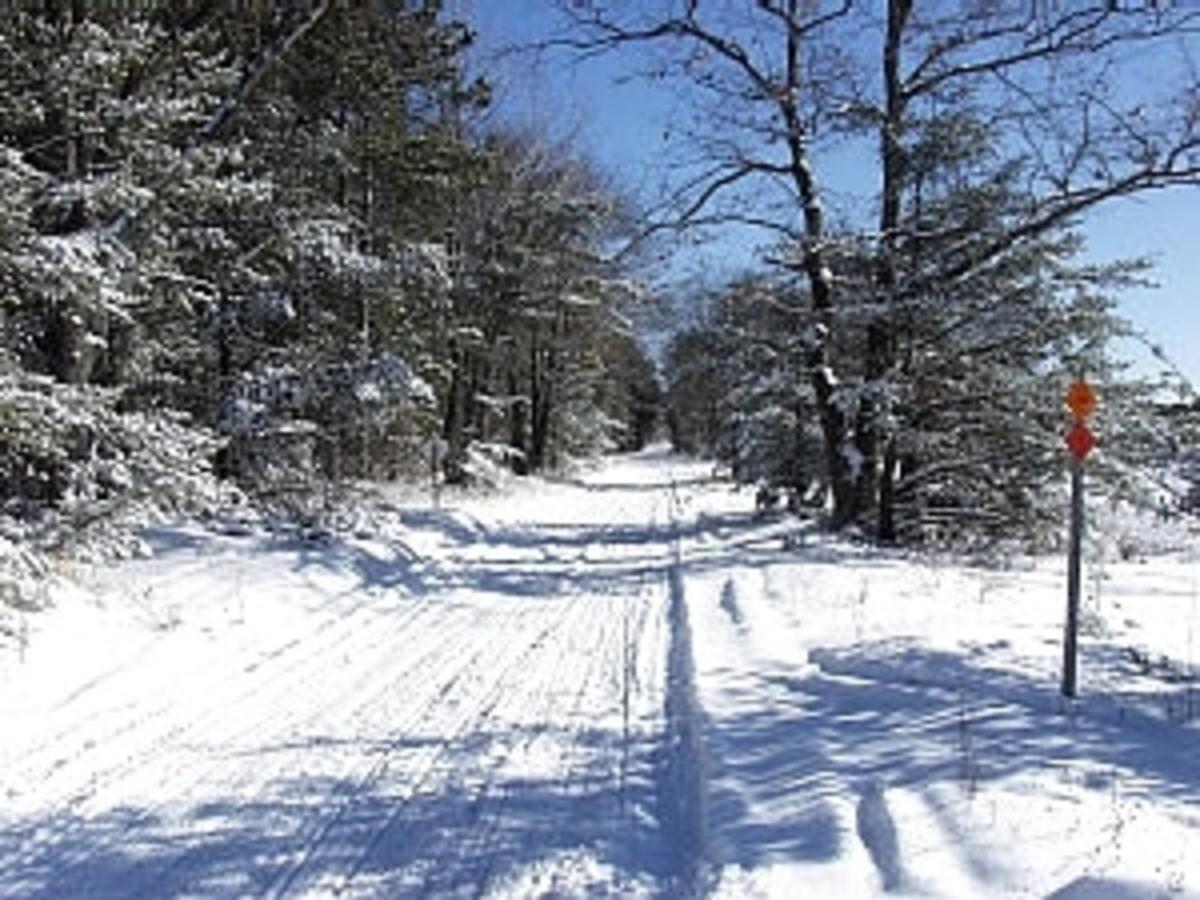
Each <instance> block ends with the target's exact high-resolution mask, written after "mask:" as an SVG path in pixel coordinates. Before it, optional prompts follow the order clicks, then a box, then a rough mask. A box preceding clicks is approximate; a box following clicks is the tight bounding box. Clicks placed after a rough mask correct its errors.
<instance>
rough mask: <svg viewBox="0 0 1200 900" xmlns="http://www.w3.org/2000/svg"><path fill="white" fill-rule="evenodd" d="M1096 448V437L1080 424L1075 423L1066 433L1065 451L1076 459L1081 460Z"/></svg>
mask: <svg viewBox="0 0 1200 900" xmlns="http://www.w3.org/2000/svg"><path fill="white" fill-rule="evenodd" d="M1095 446H1096V436H1095V435H1094V434H1092V433H1091V432H1090V431H1089V430H1088V427H1087V426H1086V425H1084V424H1083V423H1082V422H1076V423H1075V424H1074V425H1072V426H1071V430H1070V431H1068V432H1067V449H1068V450H1070V451H1071V455H1072V456H1074V457H1075V458H1076V459H1083V458H1084V457H1085V456H1087V455H1088V454H1089V453H1091V452H1092V448H1093V447H1095Z"/></svg>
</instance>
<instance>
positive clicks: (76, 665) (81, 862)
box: [0, 452, 1200, 900]
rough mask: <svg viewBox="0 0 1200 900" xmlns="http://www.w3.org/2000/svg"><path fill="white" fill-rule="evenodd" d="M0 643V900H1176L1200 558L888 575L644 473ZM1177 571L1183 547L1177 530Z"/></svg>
mask: <svg viewBox="0 0 1200 900" xmlns="http://www.w3.org/2000/svg"><path fill="white" fill-rule="evenodd" d="M147 540H148V542H149V545H150V549H151V550H152V551H153V552H152V553H150V554H149V556H148V557H147V558H146V559H143V560H140V561H136V562H129V563H124V564H121V565H118V566H113V567H110V568H108V569H106V570H104V571H97V572H92V573H90V574H89V573H84V574H85V575H86V576H87V577H85V578H83V582H84V583H85V584H86V585H88V586H89V587H88V589H87V590H82V589H81V590H77V591H75V592H74V593H70V592H65V591H63V590H60V591H59V601H58V604H57V606H56V607H55V608H54V609H53V610H51V611H50V612H47V613H42V614H39V615H38V616H35V617H30V619H29V626H30V632H31V641H30V644H29V646H28V648H27V649H26V650H25V652H23V653H18V652H15V651H14V649H13V648H12V647H11V646H10V647H4V646H0V679H2V680H0V723H2V728H0V800H2V801H3V804H2V807H0V898H17V897H20V898H30V897H32V898H44V900H49V898H94V897H119V898H135V900H140V898H160V897H168V898H171V897H206V898H224V897H263V898H291V897H321V896H339V897H400V898H407V897H426V896H428V897H487V898H526V897H537V898H550V897H554V898H564V897H565V898H574V897H606V896H607V897H621V898H625V897H662V898H670V900H674V898H680V900H693V898H714V900H744V898H779V900H791V898H794V897H814V898H818V900H819V898H825V897H829V898H839V900H840V898H875V897H881V896H923V897H944V898H954V900H963V898H971V897H976V898H993V897H1000V898H1052V900H1083V898H1101V900H1112V898H1136V900H1151V898H1168V897H1169V898H1171V900H1179V898H1195V897H1197V896H1198V895H1200V853H1198V852H1197V851H1196V847H1197V846H1200V756H1197V754H1196V752H1195V748H1196V746H1197V738H1198V737H1200V727H1198V725H1197V722H1198V721H1200V679H1198V678H1197V677H1196V676H1197V672H1198V671H1200V666H1198V665H1197V663H1198V662H1200V659H1198V658H1197V652H1196V648H1195V647H1194V636H1195V635H1200V565H1198V560H1200V552H1198V551H1197V549H1196V547H1195V546H1194V543H1192V544H1187V545H1185V546H1184V549H1183V550H1181V551H1178V552H1176V554H1175V555H1174V556H1169V557H1168V556H1164V557H1161V558H1155V559H1153V561H1152V564H1146V565H1142V564H1139V563H1137V562H1128V563H1119V562H1107V563H1103V565H1099V564H1096V563H1094V562H1093V563H1092V564H1091V568H1090V569H1089V572H1088V591H1087V598H1086V602H1085V613H1086V616H1085V619H1086V621H1087V623H1088V627H1087V629H1086V632H1085V634H1084V636H1083V638H1082V641H1081V657H1082V658H1081V672H1082V673H1083V676H1082V680H1081V684H1082V686H1083V696H1082V698H1081V699H1080V701H1079V702H1077V703H1072V704H1064V703H1062V702H1061V701H1060V699H1059V698H1058V696H1057V681H1058V679H1057V674H1058V664H1059V657H1060V639H1061V627H1062V622H1061V611H1062V602H1061V601H1062V593H1061V589H1062V567H1061V564H1060V561H1059V560H1054V559H1049V560H1021V559H1015V558H1014V559H1010V560H1008V561H1007V562H1004V564H992V565H988V566H978V565H977V566H966V565H963V564H961V563H959V562H955V561H952V560H948V559H938V558H936V557H932V556H912V555H908V554H905V553H903V552H900V551H895V552H880V551H878V550H873V549H871V548H868V547H865V546H862V545H856V544H853V543H848V542H846V541H842V540H839V539H836V538H833V537H830V536H828V535H822V534H820V533H818V532H817V531H816V530H815V529H813V528H812V527H811V526H805V525H803V524H802V523H799V522H797V521H796V520H794V519H791V518H788V517H783V516H777V517H773V516H758V515H755V513H754V512H753V501H752V500H751V498H750V496H749V492H747V491H740V492H739V491H736V490H734V489H732V488H731V486H730V485H729V484H727V483H724V482H721V481H719V480H716V479H714V478H713V477H711V471H710V470H709V469H708V468H707V467H705V466H703V465H700V464H697V463H688V462H685V461H682V460H679V459H677V458H673V457H671V456H669V455H668V454H665V453H662V452H648V453H644V454H640V455H637V456H634V457H627V458H622V459H617V460H613V461H609V462H608V463H606V464H605V465H604V466H603V467H601V468H598V469H597V470H596V471H594V472H593V473H591V474H590V475H588V476H586V477H583V478H581V479H579V480H578V481H576V482H572V483H563V484H545V483H539V482H534V483H532V484H528V485H526V486H525V487H523V488H522V489H519V490H517V491H516V492H510V493H506V494H502V495H498V496H495V497H492V498H478V497H476V498H473V499H470V500H458V501H455V502H453V503H452V504H450V506H449V507H448V508H446V509H431V508H430V506H429V504H428V503H427V502H424V501H421V500H419V499H416V500H414V499H412V498H409V499H407V500H401V499H400V498H398V497H393V498H392V499H391V500H390V501H385V502H382V503H380V504H377V505H375V506H373V507H372V508H371V510H370V515H367V516H365V517H364V519H363V522H362V523H361V527H357V528H356V529H354V530H353V531H346V532H344V533H341V534H339V535H334V536H330V537H327V538H326V539H322V540H315V541H314V540H310V541H305V540H300V539H297V538H282V537H273V536H271V535H269V534H266V533H250V534H242V535H240V536H238V535H229V534H220V533H215V532H212V531H208V530H205V529H202V528H199V527H191V528H176V529H163V530H160V531H158V532H155V533H151V534H149V535H147ZM1186 540H1188V541H1192V542H1194V540H1195V538H1194V536H1186Z"/></svg>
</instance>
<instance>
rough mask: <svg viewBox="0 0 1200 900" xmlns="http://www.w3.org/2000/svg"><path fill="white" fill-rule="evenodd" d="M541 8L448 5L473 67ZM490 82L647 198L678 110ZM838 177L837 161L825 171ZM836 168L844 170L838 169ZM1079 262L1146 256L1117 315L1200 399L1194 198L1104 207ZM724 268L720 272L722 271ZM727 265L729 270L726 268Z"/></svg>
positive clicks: (540, 26) (664, 103)
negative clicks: (1136, 285) (1146, 271)
mask: <svg viewBox="0 0 1200 900" xmlns="http://www.w3.org/2000/svg"><path fill="white" fill-rule="evenodd" d="M548 6H549V3H548V0H454V2H451V3H449V4H448V7H449V9H450V11H451V12H456V13H459V14H465V15H466V17H467V18H468V19H469V20H470V21H471V22H472V23H473V25H474V27H475V28H476V30H477V31H478V33H479V54H480V58H481V59H482V58H483V57H484V56H486V55H487V54H489V53H490V52H491V51H492V50H493V49H494V48H496V47H497V46H503V45H505V44H507V43H509V42H512V41H521V40H527V39H528V38H529V37H530V36H534V35H541V34H544V33H545V32H546V31H547V30H548V29H549V28H550V27H551V25H552V23H551V21H550V18H549V16H550V13H549V11H548ZM486 71H487V72H488V74H489V77H491V78H492V79H493V80H495V81H496V82H497V98H498V101H499V102H498V113H497V114H498V115H502V116H505V117H511V118H514V119H516V120H518V121H523V122H525V123H528V124H532V125H533V126H535V127H537V128H539V129H543V130H547V131H549V132H550V133H551V134H553V135H555V136H556V137H560V138H561V137H565V136H570V138H571V139H572V141H573V142H574V144H575V145H576V146H577V147H580V148H582V149H583V150H584V151H585V152H586V153H587V154H588V155H589V156H591V157H592V158H593V159H594V160H595V161H596V162H597V163H599V164H600V165H601V166H602V167H604V168H605V169H607V170H608V171H610V172H612V173H613V174H614V175H615V177H616V178H617V179H618V180H619V182H620V183H621V184H622V185H623V186H624V187H626V188H628V189H632V190H633V191H635V192H636V191H639V190H650V189H651V188H652V187H653V186H654V184H656V183H657V180H658V178H659V176H660V171H661V166H662V163H663V158H662V153H663V151H662V148H663V139H662V133H663V130H664V128H665V127H667V124H668V123H669V122H670V121H671V120H672V118H673V117H674V116H677V115H678V114H679V112H680V111H681V108H682V101H680V100H679V99H677V98H675V97H674V96H672V95H671V94H669V93H667V92H665V91H664V90H663V89H661V88H658V87H656V86H654V85H648V84H647V83H646V82H645V81H644V80H641V79H626V80H622V78H621V76H622V74H623V73H624V72H627V71H628V64H627V63H620V62H618V61H616V60H603V61H599V62H592V63H588V64H583V65H580V64H568V63H566V62H564V60H563V58H562V57H551V56H547V57H546V58H543V59H542V60H540V61H535V60H532V59H529V58H528V57H522V58H518V59H508V60H506V61H504V62H502V63H499V64H497V63H496V62H495V61H491V62H489V63H487V64H486ZM834 167H835V168H836V167H837V161H834ZM843 168H845V167H843ZM1084 234H1085V236H1086V239H1087V242H1088V249H1087V256H1088V257H1090V258H1093V259H1096V260H1109V259H1116V258H1122V257H1134V256H1148V257H1150V258H1152V259H1153V260H1154V262H1155V264H1156V266H1155V269H1154V271H1153V273H1152V277H1153V279H1154V280H1155V281H1156V282H1157V283H1158V285H1159V287H1158V288H1157V289H1153V290H1133V291H1130V292H1128V293H1127V294H1125V295H1123V296H1122V297H1121V298H1120V299H1121V310H1122V313H1123V314H1124V315H1125V316H1126V317H1127V318H1129V319H1130V321H1131V322H1132V323H1133V324H1134V326H1135V327H1136V328H1138V329H1139V330H1141V331H1143V332H1145V333H1146V334H1147V335H1148V336H1149V338H1150V339H1151V341H1152V342H1154V343H1155V344H1157V345H1159V346H1161V348H1162V349H1163V351H1164V352H1165V353H1166V354H1167V356H1168V357H1169V358H1170V359H1171V361H1172V362H1173V363H1174V364H1175V365H1177V366H1178V367H1179V369H1180V370H1181V371H1182V372H1183V373H1184V375H1185V376H1186V377H1187V378H1188V379H1189V380H1190V381H1191V382H1192V384H1193V385H1194V386H1195V387H1196V388H1198V389H1200V188H1193V187H1188V188H1177V189H1173V190H1169V191H1161V192H1155V193H1152V194H1144V195H1141V196H1139V197H1137V198H1133V199H1122V200H1117V201H1113V202H1112V203H1109V204H1108V205H1105V206H1103V207H1101V208H1099V209H1098V210H1096V211H1095V212H1093V213H1092V214H1090V215H1089V216H1088V217H1087V218H1086V220H1085V222H1084ZM754 243H755V239H753V238H751V237H748V236H746V235H741V236H739V237H736V238H734V239H731V240H729V241H727V242H725V243H724V244H719V245H715V246H707V247H705V248H704V250H703V251H702V256H700V257H698V258H702V259H706V260H708V261H710V263H711V267H712V268H715V269H722V268H733V269H736V268H737V267H738V266H739V265H740V264H742V263H743V262H748V261H749V257H750V251H751V250H752V247H753V245H754ZM723 264H724V265H723ZM730 264H731V265H730ZM1123 352H1125V353H1126V354H1127V355H1128V356H1129V357H1130V359H1131V360H1132V361H1133V362H1134V363H1135V365H1136V366H1137V368H1138V370H1139V371H1141V372H1144V373H1150V372H1154V371H1157V370H1158V369H1160V368H1161V366H1160V365H1159V364H1158V363H1157V362H1156V361H1155V360H1154V359H1153V357H1152V356H1151V354H1150V353H1149V352H1148V351H1145V350H1143V349H1141V348H1139V347H1137V346H1135V345H1133V344H1130V345H1129V346H1128V347H1127V348H1126V349H1125V351H1123Z"/></svg>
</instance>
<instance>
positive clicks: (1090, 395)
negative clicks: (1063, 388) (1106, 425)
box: [1067, 378, 1096, 422]
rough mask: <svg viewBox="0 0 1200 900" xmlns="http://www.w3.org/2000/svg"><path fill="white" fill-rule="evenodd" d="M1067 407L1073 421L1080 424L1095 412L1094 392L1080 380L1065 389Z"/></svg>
mask: <svg viewBox="0 0 1200 900" xmlns="http://www.w3.org/2000/svg"><path fill="white" fill-rule="evenodd" d="M1067 406H1068V407H1069V408H1070V410H1071V414H1072V415H1073V416H1075V420H1076V421H1078V422H1082V421H1083V420H1084V419H1086V418H1087V417H1088V416H1090V415H1091V414H1092V413H1093V412H1095V411H1096V392H1095V391H1093V390H1092V386H1091V385H1090V384H1088V383H1087V382H1086V381H1084V380H1083V379H1082V378H1080V379H1079V380H1077V381H1076V382H1075V383H1074V384H1072V385H1071V386H1070V388H1068V389H1067Z"/></svg>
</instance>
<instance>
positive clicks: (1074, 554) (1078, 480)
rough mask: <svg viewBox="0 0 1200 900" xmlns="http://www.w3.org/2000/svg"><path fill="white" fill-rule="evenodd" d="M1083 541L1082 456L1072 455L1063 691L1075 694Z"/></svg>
mask: <svg viewBox="0 0 1200 900" xmlns="http://www.w3.org/2000/svg"><path fill="white" fill-rule="evenodd" d="M1082 545H1083V460H1082V459H1080V458H1079V457H1077V456H1073V457H1072V458H1071V536H1070V544H1069V546H1068V548H1067V625H1066V635H1065V638H1064V640H1063V671H1062V694H1063V696H1064V697H1075V695H1076V692H1077V687H1076V683H1075V682H1076V672H1077V670H1078V665H1077V662H1076V658H1077V654H1078V650H1077V646H1076V644H1077V639H1078V635H1079V586H1080V582H1081V568H1082V564H1081V561H1080V555H1081V550H1082Z"/></svg>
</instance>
